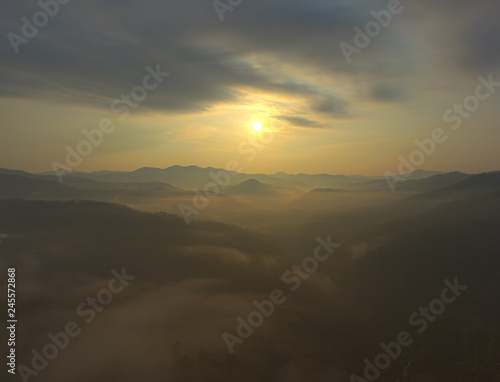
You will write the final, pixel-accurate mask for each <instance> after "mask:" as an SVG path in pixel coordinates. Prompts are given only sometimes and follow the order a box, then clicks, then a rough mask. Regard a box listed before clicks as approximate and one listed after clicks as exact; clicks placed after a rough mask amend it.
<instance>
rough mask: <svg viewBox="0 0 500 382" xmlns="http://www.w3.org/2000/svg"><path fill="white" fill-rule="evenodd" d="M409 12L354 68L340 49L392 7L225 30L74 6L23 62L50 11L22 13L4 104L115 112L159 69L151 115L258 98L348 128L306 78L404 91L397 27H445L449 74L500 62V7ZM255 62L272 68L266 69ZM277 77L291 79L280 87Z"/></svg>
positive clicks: (158, 8) (261, 14)
mask: <svg viewBox="0 0 500 382" xmlns="http://www.w3.org/2000/svg"><path fill="white" fill-rule="evenodd" d="M402 5H403V6H404V7H405V10H404V12H405V13H402V14H401V15H394V20H393V21H392V22H393V23H394V24H391V25H390V26H389V27H388V28H387V29H386V30H384V31H383V32H382V34H381V36H378V37H377V40H376V41H375V42H374V43H373V45H371V46H369V47H368V48H366V49H365V51H363V53H362V55H360V56H357V58H359V60H354V61H355V62H353V63H352V64H350V65H349V64H348V63H347V62H346V60H345V57H344V56H343V54H342V52H341V50H340V49H339V43H340V42H342V41H346V42H349V43H352V42H353V37H354V31H353V28H354V27H356V26H357V27H361V28H363V27H364V25H365V24H366V22H367V21H369V20H371V19H372V16H371V15H370V11H371V10H380V9H384V8H387V4H386V3H385V2H382V1H377V2H373V3H370V4H360V3H357V2H348V1H340V0H337V1H324V0H313V1H308V2H301V1H298V0H293V1H273V2H265V1H252V2H249V1H248V2H243V3H242V4H241V5H239V6H237V7H236V8H235V9H234V10H233V12H227V13H226V14H225V15H224V21H223V22H221V21H220V20H219V17H218V15H217V13H216V11H215V9H214V7H213V5H212V3H211V2H207V1H201V0H192V1H184V2H181V1H170V2H161V1H157V0H148V1H144V2H140V3H139V2H127V3H126V4H125V5H124V4H123V3H122V2H116V1H107V2H97V1H87V2H85V3H78V2H70V3H69V4H67V5H64V6H61V7H60V12H59V13H58V14H57V15H56V16H55V17H54V18H52V19H50V21H49V23H48V25H47V26H45V27H44V28H41V29H40V32H39V34H38V35H37V36H36V37H35V38H33V39H31V40H30V42H29V43H28V44H26V45H24V44H21V45H20V53H19V54H17V55H16V54H15V53H14V51H13V49H12V47H11V46H10V43H9V40H8V38H7V33H9V32H15V33H18V34H20V28H21V26H22V21H21V17H23V16H26V17H28V18H29V19H31V17H32V15H33V14H34V13H35V12H36V11H38V10H39V6H38V5H37V4H36V3H27V2H16V3H13V2H11V3H9V4H8V5H5V6H4V7H5V8H6V9H5V12H2V15H1V16H0V32H1V34H2V35H3V36H4V40H3V41H4V43H3V44H2V45H1V46H0V55H1V63H0V65H1V66H2V71H1V74H0V81H1V83H2V89H1V94H2V95H3V96H19V97H34V98H44V99H47V98H48V99H54V100H58V101H67V102H74V103H82V104H92V105H101V106H103V107H108V106H109V103H110V102H111V101H112V100H113V99H116V98H119V97H120V96H121V95H122V94H126V93H128V92H129V91H130V89H132V88H133V87H134V86H136V85H138V84H140V82H141V80H142V77H143V75H144V68H145V66H147V65H151V66H154V65H156V64H160V66H161V68H162V69H163V70H165V71H168V72H170V73H171V75H170V77H169V78H168V80H167V81H165V83H164V84H162V86H160V87H159V88H158V89H157V90H156V91H155V92H153V93H151V94H149V96H148V99H147V100H146V101H145V102H144V105H143V107H144V108H146V109H147V108H151V109H157V110H164V111H175V112H196V111H202V110H207V109H210V108H211V107H213V106H214V105H216V104H218V103H222V102H224V103H233V102H238V101H239V100H240V99H241V94H240V92H239V91H238V89H240V88H249V89H256V90H259V91H265V92H269V93H271V94H272V93H276V94H283V93H284V94H290V95H294V96H299V97H302V98H303V100H304V103H305V104H306V105H308V107H309V109H310V110H311V111H312V112H318V113H326V114H328V115H330V116H332V117H339V116H342V115H345V114H346V113H347V112H346V105H348V101H347V100H346V99H347V97H346V96H343V95H337V96H332V94H331V89H325V88H318V87H317V85H314V84H311V83H310V78H300V76H301V75H302V76H305V74H306V73H308V75H313V76H325V78H335V76H338V75H342V76H344V78H351V79H352V81H353V82H355V83H356V86H361V87H363V86H365V85H364V82H363V81H364V80H366V81H367V83H368V82H372V83H373V80H376V78H377V76H379V75H380V74H381V73H385V74H386V75H387V74H388V73H389V74H390V73H392V74H393V76H394V78H395V80H397V81H400V82H404V81H405V77H406V76H410V75H412V73H411V71H412V68H411V67H408V66H405V65H402V64H403V62H404V60H405V59H406V58H405V54H404V52H405V49H407V47H405V46H404V44H405V35H404V33H403V34H401V33H400V30H401V27H399V28H393V26H394V25H395V24H396V23H401V22H417V23H418V24H417V25H419V26H421V27H424V26H425V25H426V23H427V20H426V17H428V18H429V19H431V18H435V17H439V18H440V23H441V24H442V28H444V29H448V30H457V31H458V32H459V33H457V34H455V35H454V37H452V38H450V39H451V41H447V44H450V45H451V46H456V47H457V48H456V49H452V50H451V51H452V52H454V53H453V54H455V55H456V56H453V57H448V56H447V57H446V60H445V62H447V63H449V64H450V65H453V66H459V67H464V68H465V69H466V70H476V69H477V68H482V67H488V68H491V67H494V66H495V65H498V63H499V62H500V56H499V54H498V52H499V50H498V41H500V39H499V38H498V37H499V36H500V32H499V31H500V29H499V28H498V25H497V23H496V20H498V17H497V16H498V8H499V7H498V6H497V5H496V4H495V3H494V2H492V1H487V0H484V1H479V2H474V3H473V4H472V3H470V2H458V3H457V2H453V3H450V2H445V3H440V4H435V3H434V2H430V1H421V2H419V4H418V5H417V4H413V3H411V4H409V3H402ZM419 11H421V12H419ZM454 12H455V13H459V14H461V15H464V14H468V13H473V14H474V17H469V18H468V20H467V24H466V25H465V26H461V22H462V21H463V20H461V18H458V20H456V21H455V20H454V17H453V15H454ZM426 15H427V16H426ZM397 18H399V19H398V20H396V19H397ZM396 30H397V31H396ZM403 30H404V28H403ZM412 30H414V29H412ZM428 43H429V44H431V43H432V41H429V42H428ZM448 52H449V50H448ZM381 53H382V54H381ZM256 55H257V56H260V57H267V58H268V59H270V60H271V61H272V62H269V63H268V65H260V64H259V63H258V62H255V59H254V57H255V56H256ZM290 65H291V66H295V67H296V68H297V69H299V70H300V71H301V73H302V74H293V75H292V74H287V71H286V70H285V69H284V68H285V67H289V66H290ZM281 67H283V70H281ZM276 72H278V73H280V72H281V74H282V78H281V79H280V80H276ZM363 79H364V80H363ZM370 86H371V85H366V87H367V89H366V90H365V93H366V92H369V90H368V88H369V87H370ZM372 95H373V97H374V98H375V99H379V100H390V101H393V100H396V98H397V97H399V96H400V94H399V93H398V92H397V91H392V90H391V89H388V88H386V89H382V88H380V87H378V88H375V89H373V92H372Z"/></svg>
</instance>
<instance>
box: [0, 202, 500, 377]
mask: <svg viewBox="0 0 500 382" xmlns="http://www.w3.org/2000/svg"><path fill="white" fill-rule="evenodd" d="M382 220H384V223H383V224H373V225H370V224H367V225H364V226H362V225H358V226H357V227H354V226H353V227H351V228H350V233H349V235H347V234H344V235H343V236H342V240H341V241H340V243H341V247H340V248H338V249H337V250H335V252H334V253H332V254H331V255H330V257H329V258H328V259H327V260H325V261H323V262H320V263H319V264H318V269H317V270H316V271H315V272H312V273H310V274H305V276H304V279H303V280H301V282H300V284H297V283H296V282H294V283H285V282H283V281H282V276H283V274H284V273H285V272H286V271H287V270H292V268H291V267H292V266H293V265H297V266H301V265H302V262H303V260H304V259H305V258H306V257H310V256H312V255H313V251H314V249H315V247H316V245H317V243H316V242H315V240H314V238H315V237H316V236H321V237H322V238H323V239H325V240H326V236H327V233H326V232H327V231H326V227H325V231H324V232H319V231H318V232H317V234H316V236H311V238H312V240H311V241H309V245H308V246H300V245H295V243H294V242H293V241H288V242H286V241H282V240H278V239H275V238H273V237H270V236H265V235H262V234H258V233H254V232H250V231H246V230H241V229H238V228H235V227H232V226H228V225H224V224H219V223H210V222H198V223H193V224H191V225H186V224H184V222H183V221H182V220H181V219H180V218H178V217H176V216H172V215H167V214H147V213H141V212H137V211H134V210H132V209H129V208H127V207H123V206H120V205H113V204H106V203H97V202H79V201H72V202H36V201H23V200H4V201H0V232H4V233H8V234H9V235H10V236H9V237H7V238H6V239H2V242H1V243H0V264H1V265H2V269H6V268H8V267H16V269H17V278H18V279H17V290H18V301H17V309H18V311H19V313H18V319H19V323H18V326H19V328H22V330H19V332H18V346H17V352H18V361H19V363H20V364H23V365H25V366H30V365H31V362H32V358H33V354H35V353H33V350H34V351H35V352H36V351H42V349H43V347H44V346H45V345H46V344H47V343H50V338H49V336H48V334H49V333H58V332H60V331H62V330H64V328H65V325H66V323H67V322H70V321H73V322H75V323H77V324H78V327H79V328H81V330H82V331H81V333H80V334H79V335H78V336H76V337H75V338H71V340H70V342H69V344H68V345H67V347H65V348H64V349H63V350H61V351H60V352H59V355H58V356H57V357H56V358H55V359H53V360H50V361H49V362H48V364H47V366H46V367H45V368H44V369H43V370H42V371H40V374H39V375H38V376H36V377H31V378H30V379H29V380H30V381H42V382H43V381H54V380H64V381H68V382H72V381H78V382H79V381H89V380H92V381H97V382H100V381H103V382H104V381H113V380H120V381H138V380H148V381H177V382H181V381H193V382H194V381H234V380H238V381H311V380H312V381H348V380H349V377H350V376H351V374H356V375H358V376H363V369H364V367H365V365H364V361H363V360H364V359H368V360H370V361H372V362H373V361H374V359H375V357H376V356H377V354H379V353H380V352H381V351H382V350H381V348H380V343H381V342H384V343H389V342H392V341H394V340H395V339H396V337H397V335H398V333H400V332H402V331H407V332H408V333H409V334H410V335H411V337H412V339H413V343H412V345H411V346H409V347H407V348H405V349H404V350H403V351H402V353H401V355H400V356H398V357H395V358H396V359H395V360H393V361H391V365H390V366H389V367H388V368H387V369H386V370H383V371H382V372H381V375H380V377H378V379H377V380H378V381H391V382H392V381H395V380H396V378H399V377H401V375H402V374H403V370H405V368H406V367H407V366H408V365H409V366H408V368H407V369H406V370H407V375H408V377H409V378H411V379H408V381H425V380H427V381H431V380H436V381H441V380H442V381H468V382H470V381H472V382H476V381H477V382H479V381H481V382H482V381H491V382H496V381H499V378H498V376H499V375H500V365H499V361H498V360H499V359H500V326H499V324H498V322H499V319H500V309H499V306H498V301H499V299H500V295H499V291H500V285H499V281H498V280H500V257H499V254H500V240H499V238H498V227H500V198H498V197H497V196H494V195H487V196H483V197H479V198H475V199H470V200H462V201H455V202H451V203H446V204H441V205H439V206H438V207H436V208H433V209H429V210H426V211H422V213H420V214H418V215H411V216H398V217H397V218H394V219H382V218H380V219H379V221H382ZM373 221H375V220H373ZM330 233H331V234H332V241H336V238H335V234H334V233H332V232H330ZM301 235H302V236H303V235H304V233H303V232H290V237H293V236H296V237H299V236H301ZM376 235H378V236H383V237H384V239H383V240H381V241H380V242H379V244H378V245H377V246H376V247H369V248H367V249H366V250H364V251H362V252H356V251H353V248H354V247H355V246H356V245H358V244H359V243H360V242H362V241H363V239H366V238H372V237H375V236H376ZM321 254H324V252H321ZM113 269H114V270H117V271H118V272H119V273H122V272H123V269H125V273H126V274H127V275H130V278H131V279H130V280H129V281H127V283H128V285H126V286H124V288H123V289H122V290H121V291H120V292H118V293H115V294H113V295H112V296H113V297H112V301H110V302H109V301H107V300H106V301H105V302H106V304H103V303H99V300H97V301H96V300H92V299H93V298H96V297H97V298H100V299H101V300H102V299H103V298H104V296H105V292H101V291H102V290H106V289H109V288H110V284H109V281H110V280H111V279H112V278H113V277H114V276H113V274H112V273H111V271H112V270H113ZM132 276H134V278H133V279H132ZM306 276H307V277H306ZM455 278H457V279H458V282H459V283H460V284H463V285H467V290H465V291H464V292H463V293H462V295H461V296H459V297H457V299H456V300H455V301H454V302H453V303H452V304H447V305H446V309H445V311H444V312H443V313H442V314H441V315H439V316H438V317H436V318H435V319H434V320H433V321H432V322H428V326H427V328H426V330H425V331H423V332H422V333H418V331H417V329H419V328H420V327H421V326H420V325H419V326H414V325H411V324H410V322H409V320H408V318H409V316H411V314H412V313H413V312H415V311H418V310H419V307H421V306H422V307H428V306H429V303H430V302H431V301H433V300H435V299H439V298H441V292H442V290H443V288H444V284H443V280H445V279H448V280H450V281H452V282H453V280H454V279H455ZM296 279H297V278H296ZM294 285H298V287H297V288H296V290H292V288H291V287H292V286H294ZM113 286H114V287H116V284H113ZM2 287H4V285H2ZM274 289H280V290H282V291H283V293H284V296H285V297H286V301H285V302H284V303H283V304H282V305H276V306H274V312H273V314H270V315H269V316H270V317H268V318H265V319H264V320H263V323H262V325H261V326H258V327H256V328H255V329H253V333H252V334H251V335H248V338H245V339H242V340H241V341H240V342H239V343H237V344H235V345H234V350H235V351H234V354H230V352H229V351H228V348H227V346H226V344H225V343H224V340H223V338H222V335H223V333H225V332H229V333H231V334H233V335H237V326H238V322H237V318H238V317H242V318H244V319H245V320H246V319H247V317H248V315H249V313H251V312H252V311H254V310H256V307H255V306H254V305H253V304H252V301H255V300H257V301H263V300H266V299H269V295H270V293H271V291H273V290H274ZM88 298H90V300H87V299H88ZM92 301H94V302H92ZM82 303H83V304H84V305H83V308H82V306H81V304H82ZM91 303H92V304H93V303H95V304H97V305H95V307H92V305H91ZM79 306H80V310H79V309H78V307H79ZM92 312H93V313H92ZM87 321H88V322H87ZM363 378H364V377H363ZM432 378H434V379H432Z"/></svg>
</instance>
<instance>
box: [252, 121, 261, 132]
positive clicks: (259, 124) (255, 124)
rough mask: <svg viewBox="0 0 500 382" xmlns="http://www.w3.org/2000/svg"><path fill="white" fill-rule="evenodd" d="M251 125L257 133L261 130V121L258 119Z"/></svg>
mask: <svg viewBox="0 0 500 382" xmlns="http://www.w3.org/2000/svg"><path fill="white" fill-rule="evenodd" d="M252 126H253V130H254V131H255V132H257V133H258V132H259V131H261V130H262V123H261V122H260V121H256V122H254V123H253V125H252Z"/></svg>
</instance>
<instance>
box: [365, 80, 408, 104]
mask: <svg viewBox="0 0 500 382" xmlns="http://www.w3.org/2000/svg"><path fill="white" fill-rule="evenodd" d="M369 97H370V98H371V99H372V100H374V101H379V102H404V101H406V100H407V99H408V94H407V92H406V89H404V88H402V87H400V86H395V85H390V84H387V83H378V84H376V85H374V86H373V87H372V89H371V91H370V93H369Z"/></svg>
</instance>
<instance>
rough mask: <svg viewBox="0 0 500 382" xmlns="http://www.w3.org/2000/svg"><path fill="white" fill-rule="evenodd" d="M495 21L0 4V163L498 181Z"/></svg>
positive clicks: (374, 8)
mask: <svg viewBox="0 0 500 382" xmlns="http://www.w3.org/2000/svg"><path fill="white" fill-rule="evenodd" d="M231 4H232V5H231ZM44 9H45V10H44ZM44 15H45V16H44ZM499 17H500V3H499V2H498V1H497V0H477V1H474V2H473V1H465V0H443V1H439V2H435V1H431V0H413V1H411V0H402V1H401V2H398V1H397V0H391V1H378V0H376V1H369V2H368V1H358V0H328V1H327V0H307V1H305V0H301V1H299V0H286V1H285V0H266V1H264V0H251V1H250V0H230V1H229V0H227V1H222V0H221V1H217V0H216V1H211V0H161V1H160V0H141V1H138V0H137V1H131V0H121V1H118V0H101V1H95V0H87V1H85V2H83V1H76V0H71V1H68V0H60V3H57V2H55V0H41V1H39V2H35V1H26V0H22V1H14V0H7V1H5V2H4V3H3V5H2V11H1V12H0V31H1V35H2V43H1V44H0V67H1V71H0V115H1V116H2V124H1V129H0V167H4V168H11V169H21V170H25V171H29V172H43V171H52V170H53V169H54V167H56V168H58V167H65V168H68V169H72V170H77V171H97V170H103V169H106V170H124V171H125V170H126V171H130V170H134V169H137V168H140V167H143V166H149V167H160V168H165V167H168V166H172V165H198V166H201V167H208V166H213V167H221V168H225V167H226V166H227V163H228V162H229V161H238V162H239V163H240V164H241V167H242V171H243V172H246V173H257V172H263V173H274V172H277V171H285V172H289V173H299V172H307V173H332V174H364V175H383V174H384V173H386V172H387V171H389V172H392V173H397V172H398V167H399V166H400V163H401V161H402V160H407V161H411V160H412V159H411V158H413V159H415V161H414V162H410V164H415V165H414V166H413V167H415V168H422V169H428V170H441V171H455V170H458V171H464V172H482V171H492V170H498V167H497V164H498V163H500V150H498V142H499V138H500V132H499V126H498V115H499V113H498V102H499V100H500V86H498V85H500V66H499V64H500V23H498V20H499ZM32 23H34V24H32ZM35 24H38V26H37V25H35ZM359 31H361V33H364V34H365V36H364V38H363V37H360V34H359ZM356 36H357V38H356ZM346 47H348V48H346ZM346 52H347V53H346ZM167 73H168V74H167ZM479 78H482V79H483V81H481V80H480V79H479ZM485 81H486V82H487V83H489V87H488V86H486V85H484V83H485ZM495 81H498V82H495ZM481 84H483V85H482V88H481V89H480V91H479V95H480V97H481V98H482V99H478V96H477V95H476V93H477V92H476V91H477V88H478V86H480V85H481ZM495 84H496V85H495ZM146 87H147V88H149V89H146ZM488 89H489V90H488ZM123 97H125V98H123ZM127 97H128V98H127ZM134 97H135V98H134ZM467 97H468V98H467ZM127 99H128V101H127ZM466 99H467V101H465V100H466ZM127 102H128V103H127ZM464 102H466V103H467V102H468V104H466V105H465V106H462V111H461V113H462V114H459V112H458V110H459V109H458V108H457V107H461V105H463V104H464ZM467 105H469V106H467ZM464 107H466V108H467V107H469V109H467V110H470V112H468V111H467V110H465V111H464ZM450 108H451V109H452V110H449V109H450ZM453 108H455V109H453ZM447 112H449V113H448V114H447V116H448V117H447V118H445V117H443V115H446V113H447ZM257 121H259V122H261V124H262V130H261V131H260V132H257V131H255V130H254V129H253V124H254V123H255V122H257ZM458 121H460V126H459V127H457V126H456V125H457V124H458ZM103 126H104V127H103ZM110 126H111V127H110ZM100 128H101V130H99V129H100ZM96 129H97V130H96ZM103 129H104V130H106V131H104V130H103ZM436 129H442V131H441V136H443V134H444V135H445V136H446V140H445V141H444V142H437V143H436V141H435V142H434V143H435V145H434V148H432V147H431V148H429V146H428V153H429V154H425V153H424V156H422V157H421V158H419V157H418V154H415V155H413V154H412V153H414V151H415V150H420V151H424V150H423V149H419V147H418V146H417V144H416V143H415V140H419V141H420V142H427V141H426V140H428V139H432V136H433V134H434V132H435V131H436ZM94 130H96V131H94ZM85 131H86V132H87V135H90V136H91V137H93V139H94V142H95V143H92V141H91V138H88V137H87V136H86V135H85V133H84V132H85ZM93 131H94V133H92V132H93ZM99 131H100V133H99ZM92 134H94V135H92ZM101 134H102V139H101V137H100V135H101ZM264 134H267V136H269V135H271V134H272V135H271V136H272V140H270V141H269V140H266V142H267V143H263V137H264ZM85 140H86V141H87V143H85V142H84V141H85ZM441 140H443V139H441ZM255 142H257V143H256V144H255ZM252 145H254V146H253V147H254V148H255V147H258V149H257V152H256V155H255V156H252V160H248V159H249V157H248V155H246V154H245V153H246V152H248V151H245V150H247V149H248V148H249V147H252ZM431 146H432V145H431ZM68 150H75V151H74V152H76V154H77V156H79V157H80V160H76V159H75V158H73V161H71V158H70V159H69V160H68ZM78 150H80V151H78ZM78 153H80V154H78ZM83 154H88V155H83ZM412 155H413V156H412ZM417 159H418V160H417ZM417 164H418V166H417Z"/></svg>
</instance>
